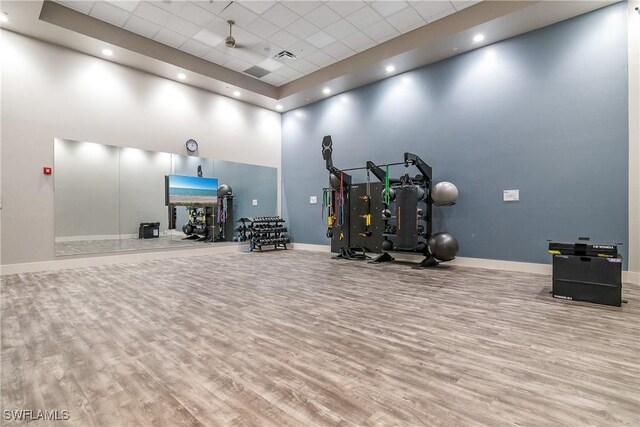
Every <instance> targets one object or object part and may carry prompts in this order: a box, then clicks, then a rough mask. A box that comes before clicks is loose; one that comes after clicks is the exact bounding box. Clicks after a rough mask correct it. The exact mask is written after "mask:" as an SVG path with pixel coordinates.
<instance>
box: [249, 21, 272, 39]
mask: <svg viewBox="0 0 640 427" xmlns="http://www.w3.org/2000/svg"><path fill="white" fill-rule="evenodd" d="M246 29H247V30H248V31H250V32H252V33H253V34H255V35H257V36H260V37H262V38H263V39H266V38H269V37H270V36H272V35H274V34H275V33H277V32H278V27H277V26H275V25H273V24H272V23H271V22H269V21H267V20H266V19H263V18H261V17H258V18H256V20H255V21H253V22H252V23H251V24H249V25H247V27H246Z"/></svg>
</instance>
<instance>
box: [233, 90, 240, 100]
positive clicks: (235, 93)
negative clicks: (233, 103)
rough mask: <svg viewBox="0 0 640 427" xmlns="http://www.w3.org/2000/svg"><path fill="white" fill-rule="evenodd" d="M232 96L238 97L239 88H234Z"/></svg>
mask: <svg viewBox="0 0 640 427" xmlns="http://www.w3.org/2000/svg"><path fill="white" fill-rule="evenodd" d="M233 96H235V97H236V98H239V97H240V91H239V90H234V91H233Z"/></svg>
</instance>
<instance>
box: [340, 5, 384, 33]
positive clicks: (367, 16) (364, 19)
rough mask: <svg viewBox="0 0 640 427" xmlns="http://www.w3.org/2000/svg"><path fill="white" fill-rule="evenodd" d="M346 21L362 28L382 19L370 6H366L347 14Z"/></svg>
mask: <svg viewBox="0 0 640 427" xmlns="http://www.w3.org/2000/svg"><path fill="white" fill-rule="evenodd" d="M347 21H349V22H350V23H352V24H353V25H355V26H356V27H358V29H360V30H362V29H363V28H367V27H370V26H372V25H373V24H375V23H376V22H380V21H382V17H380V15H378V13H377V12H376V11H375V10H373V9H372V8H371V7H369V6H367V7H363V8H362V9H360V10H358V11H356V12H354V13H352V14H351V15H349V16H347Z"/></svg>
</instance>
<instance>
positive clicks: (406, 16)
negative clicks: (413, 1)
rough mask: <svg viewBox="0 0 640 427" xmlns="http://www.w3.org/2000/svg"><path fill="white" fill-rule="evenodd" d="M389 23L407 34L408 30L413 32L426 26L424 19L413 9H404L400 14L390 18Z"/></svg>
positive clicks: (388, 18)
mask: <svg viewBox="0 0 640 427" xmlns="http://www.w3.org/2000/svg"><path fill="white" fill-rule="evenodd" d="M387 22H389V23H390V24H391V25H393V27H394V28H395V29H396V30H398V31H400V32H406V31H405V29H406V28H411V29H412V30H413V29H415V28H418V27H420V26H422V25H425V24H426V22H425V21H424V19H422V17H421V16H420V15H419V14H418V12H416V10H415V9H414V8H412V7H407V8H404V9H402V10H401V11H400V12H397V13H394V14H393V15H391V16H388V17H387Z"/></svg>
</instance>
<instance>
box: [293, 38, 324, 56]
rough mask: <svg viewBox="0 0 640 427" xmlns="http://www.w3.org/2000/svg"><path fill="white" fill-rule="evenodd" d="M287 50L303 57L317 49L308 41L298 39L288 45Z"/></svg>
mask: <svg viewBox="0 0 640 427" xmlns="http://www.w3.org/2000/svg"><path fill="white" fill-rule="evenodd" d="M288 50H289V52H291V53H293V54H294V55H295V56H297V57H298V58H304V57H306V56H309V55H311V54H312V53H313V52H315V51H317V50H318V49H316V48H315V47H313V46H312V45H310V44H309V43H307V42H305V41H303V40H300V41H299V42H297V43H295V44H294V45H292V46H289V49H288Z"/></svg>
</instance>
